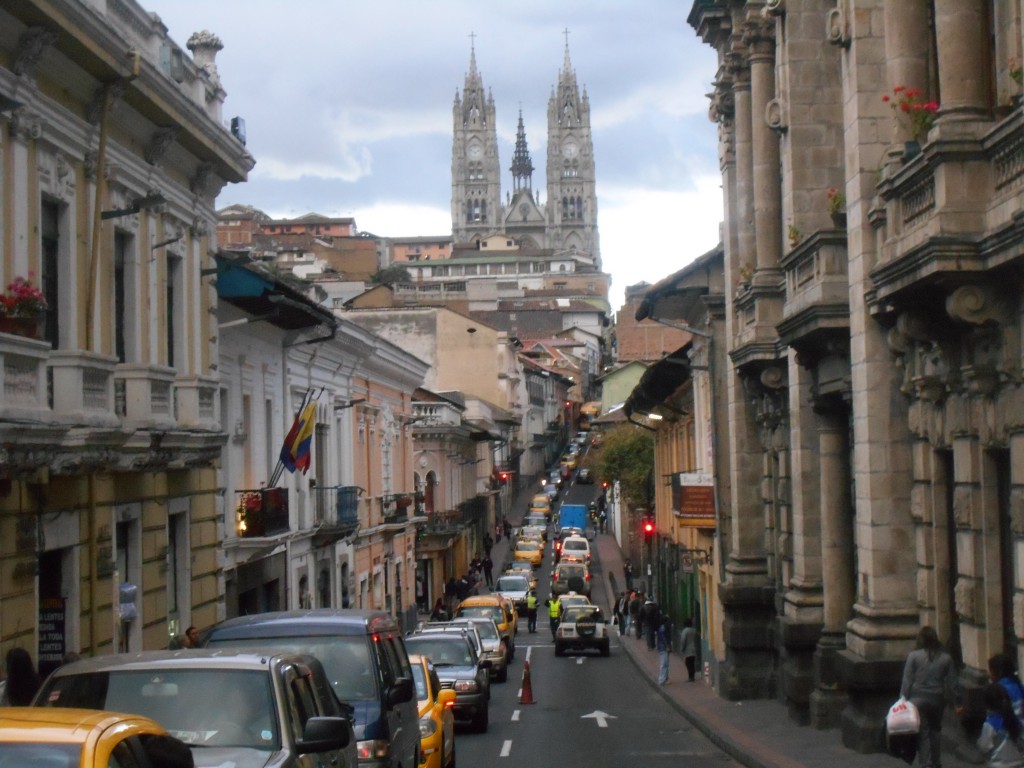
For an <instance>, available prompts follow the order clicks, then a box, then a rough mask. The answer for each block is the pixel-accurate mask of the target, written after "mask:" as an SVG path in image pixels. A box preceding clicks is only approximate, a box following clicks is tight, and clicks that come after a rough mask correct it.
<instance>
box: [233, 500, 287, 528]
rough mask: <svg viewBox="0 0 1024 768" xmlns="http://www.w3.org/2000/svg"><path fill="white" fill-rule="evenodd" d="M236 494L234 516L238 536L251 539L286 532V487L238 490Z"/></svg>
mask: <svg viewBox="0 0 1024 768" xmlns="http://www.w3.org/2000/svg"><path fill="white" fill-rule="evenodd" d="M236 496H237V497H238V503H237V505H236V507H235V516H236V525H237V526H238V536H239V538H242V539H253V538H258V537H260V536H273V535H275V534H278V533H287V532H288V530H289V522H288V489H287V488H258V489H256V490H251V491H238V492H237V493H236Z"/></svg>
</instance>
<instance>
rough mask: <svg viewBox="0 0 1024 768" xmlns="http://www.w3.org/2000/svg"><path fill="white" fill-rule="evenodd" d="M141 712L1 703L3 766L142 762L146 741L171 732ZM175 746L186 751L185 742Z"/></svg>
mask: <svg viewBox="0 0 1024 768" xmlns="http://www.w3.org/2000/svg"><path fill="white" fill-rule="evenodd" d="M166 735H167V731H165V730H164V728H163V726H161V725H159V724H158V723H157V722H155V721H153V720H150V719H149V718H148V717H141V716H139V715H125V714H120V713H117V712H101V711H99V710H94V709H71V708H67V709H61V708H50V707H5V708H0V765H67V766H76V768H77V767H78V766H81V768H101V767H102V768H107V767H108V766H111V765H138V764H139V762H138V760H137V759H136V757H135V756H136V755H137V754H140V753H145V751H146V741H147V740H148V739H150V738H151V737H153V736H166ZM175 746H178V747H180V748H181V749H184V750H187V749H188V747H187V746H185V745H184V744H181V743H180V742H176V744H175Z"/></svg>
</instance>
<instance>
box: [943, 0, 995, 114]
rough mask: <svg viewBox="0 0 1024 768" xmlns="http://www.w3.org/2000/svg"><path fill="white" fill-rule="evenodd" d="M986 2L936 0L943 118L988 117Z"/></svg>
mask: <svg viewBox="0 0 1024 768" xmlns="http://www.w3.org/2000/svg"><path fill="white" fill-rule="evenodd" d="M988 6H989V3H988V2H986V0H935V32H936V35H935V37H936V41H937V47H938V54H939V56H938V59H939V89H940V93H941V94H942V104H941V112H942V115H943V116H946V115H954V116H961V117H964V118H972V117H980V116H982V115H985V114H987V113H988V106H989V92H990V88H991V86H990V79H991V77H990V69H989V66H988V64H989V52H990V51H991V46H990V44H989V37H988Z"/></svg>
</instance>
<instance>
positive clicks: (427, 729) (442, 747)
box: [409, 654, 455, 768]
mask: <svg viewBox="0 0 1024 768" xmlns="http://www.w3.org/2000/svg"><path fill="white" fill-rule="evenodd" d="M409 664H410V665H411V666H412V680H413V684H414V685H415V686H416V701H417V703H418V705H419V712H420V755H421V757H420V765H421V766H423V768H455V715H454V714H452V707H453V706H455V691H453V690H451V689H450V688H442V687H441V680H440V678H439V677H438V676H437V670H435V669H434V665H433V664H431V663H430V660H429V659H428V658H427V657H426V656H420V655H419V654H412V655H411V656H409Z"/></svg>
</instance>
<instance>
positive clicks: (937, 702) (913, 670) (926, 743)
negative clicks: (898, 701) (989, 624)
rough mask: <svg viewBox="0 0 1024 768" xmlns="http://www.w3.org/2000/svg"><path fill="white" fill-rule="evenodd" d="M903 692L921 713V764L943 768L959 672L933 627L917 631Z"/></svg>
mask: <svg viewBox="0 0 1024 768" xmlns="http://www.w3.org/2000/svg"><path fill="white" fill-rule="evenodd" d="M900 695H901V696H903V697H904V698H905V699H909V700H910V701H911V702H913V704H914V705H915V706H916V707H917V711H918V713H919V714H920V716H921V731H920V733H919V736H918V746H917V756H918V765H919V766H921V768H941V765H942V754H941V752H940V747H939V745H940V742H941V737H942V714H943V711H944V710H945V708H946V704H955V703H956V697H957V671H956V664H955V663H954V662H953V657H952V656H950V655H949V654H948V653H946V651H945V649H944V648H943V647H942V643H940V642H939V636H938V635H937V634H935V630H934V629H932V628H931V627H921V631H920V632H918V633H917V645H916V647H915V648H914V650H913V651H911V652H910V654H909V655H908V656H907V661H906V664H904V666H903V684H902V685H901V686H900Z"/></svg>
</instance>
